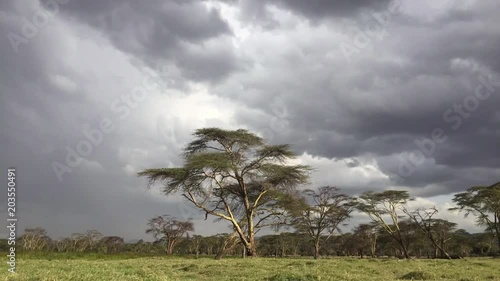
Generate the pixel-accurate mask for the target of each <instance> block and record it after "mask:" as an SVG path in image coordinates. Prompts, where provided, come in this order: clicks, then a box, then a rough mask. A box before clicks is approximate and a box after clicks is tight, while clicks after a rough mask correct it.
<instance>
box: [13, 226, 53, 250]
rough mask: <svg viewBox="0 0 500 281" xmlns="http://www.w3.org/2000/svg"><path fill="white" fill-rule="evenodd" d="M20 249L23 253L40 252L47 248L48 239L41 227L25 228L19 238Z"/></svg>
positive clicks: (45, 231)
mask: <svg viewBox="0 0 500 281" xmlns="http://www.w3.org/2000/svg"><path fill="white" fill-rule="evenodd" d="M20 239H21V248H22V249H23V250H25V251H41V250H44V249H46V248H47V247H48V245H49V243H50V237H49V236H48V235H47V230H45V229H44V228H43V227H35V228H26V229H25V230H24V234H23V235H22V236H21V237H20Z"/></svg>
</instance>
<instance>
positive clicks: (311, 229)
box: [285, 186, 354, 259]
mask: <svg viewBox="0 0 500 281" xmlns="http://www.w3.org/2000/svg"><path fill="white" fill-rule="evenodd" d="M353 206H354V204H353V200H352V198H350V197H349V196H347V195H345V194H341V193H339V189H338V188H336V187H334V186H323V187H320V188H318V191H317V192H316V191H314V190H311V189H306V190H304V191H303V192H302V195H301V196H300V197H299V198H298V199H296V200H295V202H294V203H286V206H285V207H288V216H290V218H291V225H293V226H294V227H295V228H296V229H297V231H298V232H301V233H307V234H308V235H309V236H310V238H311V241H312V243H313V245H314V258H315V259H318V258H319V257H320V254H319V250H320V247H321V245H320V242H321V240H322V238H323V240H324V241H323V242H326V241H327V240H328V239H330V237H332V235H333V233H334V232H335V230H338V226H339V225H340V224H341V223H342V222H343V221H345V220H346V219H347V218H348V217H349V215H350V213H351V212H352V210H353Z"/></svg>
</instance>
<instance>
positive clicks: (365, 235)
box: [353, 223, 379, 258]
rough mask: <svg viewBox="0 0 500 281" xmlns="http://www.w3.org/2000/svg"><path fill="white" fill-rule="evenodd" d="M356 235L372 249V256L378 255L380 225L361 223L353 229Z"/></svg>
mask: <svg viewBox="0 0 500 281" xmlns="http://www.w3.org/2000/svg"><path fill="white" fill-rule="evenodd" d="M353 232H354V236H355V237H356V238H358V239H359V240H360V241H362V244H365V245H367V246H368V248H369V249H370V254H371V257H372V258H374V257H376V254H377V238H378V235H379V227H378V225H377V224H375V223H370V224H360V225H358V226H357V227H356V228H354V230H353ZM361 254H362V253H361Z"/></svg>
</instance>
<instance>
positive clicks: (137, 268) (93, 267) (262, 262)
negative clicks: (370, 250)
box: [0, 253, 500, 281]
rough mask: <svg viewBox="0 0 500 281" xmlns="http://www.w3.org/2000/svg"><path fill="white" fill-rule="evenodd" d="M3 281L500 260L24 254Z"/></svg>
mask: <svg viewBox="0 0 500 281" xmlns="http://www.w3.org/2000/svg"><path fill="white" fill-rule="evenodd" d="M1 267H2V270H1V271H0V280H71V281H78V280H119V281H122V280H150V281H153V280H202V281H203V280H205V281H209V280H217V281H224V280H228V281H233V280H259V281H265V280H270V281H291V280H293V281H316V280H351V281H355V280H363V281H369V280H377V281H378V280H449V281H457V280H462V281H465V280H468V281H472V280H478V281H479V280H481V281H483V280H500V273H499V271H498V268H499V267H500V260H499V259H495V258H469V259H466V260H442V259H433V260H429V259H425V260H421V259H418V260H402V259H360V258H348V257H344V258H324V259H320V260H313V259H312V258H281V259H277V258H254V259H241V258H226V259H224V260H215V259H213V258H212V257H202V258H199V259H196V258H194V257H175V256H163V257H151V256H147V257H144V256H142V257H141V256H139V255H132V254H130V255H126V254H121V255H109V254H108V255H99V254H84V255H78V254H68V253H46V254H45V255H33V254H22V255H20V258H19V261H18V264H17V274H10V273H8V272H7V268H6V264H4V263H2V266H1Z"/></svg>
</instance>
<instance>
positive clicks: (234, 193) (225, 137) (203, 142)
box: [138, 128, 310, 257]
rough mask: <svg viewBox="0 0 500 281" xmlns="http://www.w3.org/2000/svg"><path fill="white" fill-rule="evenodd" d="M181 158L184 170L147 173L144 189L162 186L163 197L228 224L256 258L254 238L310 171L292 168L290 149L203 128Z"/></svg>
mask: <svg viewBox="0 0 500 281" xmlns="http://www.w3.org/2000/svg"><path fill="white" fill-rule="evenodd" d="M193 135H194V140H193V141H191V142H190V143H189V144H188V145H187V146H186V147H185V148H184V152H183V154H182V156H183V158H184V166H182V167H176V168H159V169H146V170H144V171H142V172H140V173H139V174H138V175H139V176H144V177H147V178H148V180H149V184H148V186H149V187H151V186H152V185H153V184H154V183H155V182H157V181H161V182H162V183H163V190H164V192H165V194H166V195H172V194H175V193H180V194H181V195H182V196H183V197H185V198H186V199H187V200H188V201H189V202H190V203H191V204H193V205H194V206H196V207H197V208H199V209H201V210H203V211H204V212H205V214H206V216H208V215H213V216H216V217H218V218H219V219H222V220H227V221H229V222H230V223H231V224H232V227H233V229H234V231H235V232H237V234H238V236H239V239H240V240H241V243H242V244H243V246H244V247H245V249H246V255H247V256H249V257H252V256H256V255H257V252H256V247H255V232H256V230H258V229H259V228H262V227H265V226H270V225H274V224H276V223H277V216H279V215H280V214H281V212H280V210H279V209H277V207H276V206H278V204H276V203H277V201H278V200H279V199H280V198H281V196H283V195H284V194H287V193H288V192H292V191H295V188H296V187H297V186H298V185H300V184H305V183H307V181H308V176H309V171H310V167H309V166H306V165H291V164H289V163H288V160H290V159H293V158H295V156H296V154H295V153H294V152H293V151H292V150H291V148H290V146H289V145H286V144H283V145H269V144H267V143H266V141H265V140H264V139H262V138H261V137H259V136H257V135H255V134H253V133H251V132H249V131H247V130H244V129H239V130H234V131H233V130H223V129H219V128H204V129H198V130H196V131H195V133H194V134H193Z"/></svg>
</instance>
